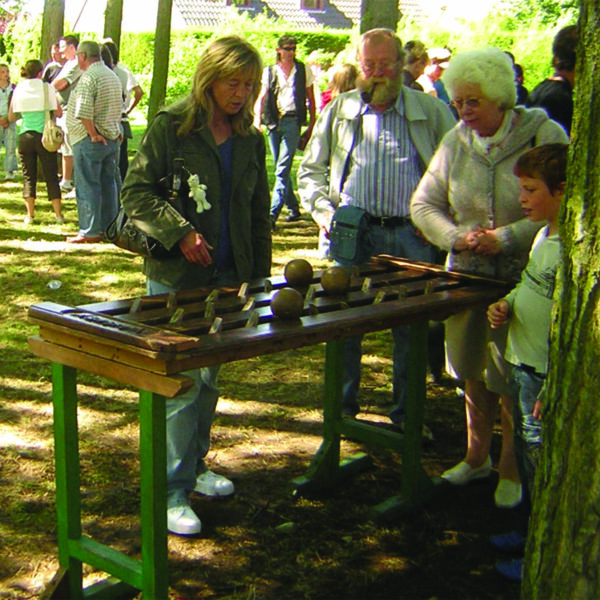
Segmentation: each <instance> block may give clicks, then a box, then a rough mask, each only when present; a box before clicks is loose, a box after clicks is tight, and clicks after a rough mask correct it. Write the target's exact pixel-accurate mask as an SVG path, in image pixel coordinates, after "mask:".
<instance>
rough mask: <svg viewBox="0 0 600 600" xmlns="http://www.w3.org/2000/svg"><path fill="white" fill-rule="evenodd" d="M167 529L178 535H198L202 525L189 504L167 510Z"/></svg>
mask: <svg viewBox="0 0 600 600" xmlns="http://www.w3.org/2000/svg"><path fill="white" fill-rule="evenodd" d="M167 529H168V530H169V531H170V532H171V533H174V534H176V535H196V534H198V533H200V531H201V530H202V523H201V521H200V519H199V518H198V516H197V515H196V513H195V512H194V511H193V510H192V507H191V506H190V505H189V504H181V505H179V506H173V507H171V508H167Z"/></svg>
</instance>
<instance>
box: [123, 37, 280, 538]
mask: <svg viewBox="0 0 600 600" xmlns="http://www.w3.org/2000/svg"><path fill="white" fill-rule="evenodd" d="M261 73H262V64H261V59H260V56H259V55H258V53H257V51H256V50H255V49H254V48H253V47H252V46H251V45H250V44H248V43H247V42H246V41H245V40H243V39H241V38H239V37H235V36H231V37H224V38H221V39H218V40H216V41H214V42H212V43H211V44H210V45H209V46H208V47H207V49H206V50H205V52H204V53H203V55H202V57H201V59H200V63H199V65H198V68H197V69H196V72H195V74H194V78H193V84H192V90H191V93H190V94H189V96H188V97H187V98H186V99H185V100H183V101H180V102H177V103H175V104H173V105H172V106H169V107H168V108H166V109H165V110H164V111H162V112H160V113H159V114H158V115H157V116H156V118H155V119H154V121H153V122H152V123H151V125H150V127H149V129H148V131H147V133H146V135H145V136H144V139H143V141H142V143H141V145H140V148H139V150H138V153H137V154H136V156H135V158H134V159H133V161H132V162H131V165H130V167H129V170H128V172H127V177H126V178H125V182H124V185H123V192H122V202H123V207H124V208H125V210H126V212H127V213H128V215H129V216H130V217H131V218H132V219H133V220H134V222H135V223H136V225H137V226H138V227H140V228H141V229H143V230H145V231H147V232H148V233H149V234H150V235H152V236H153V237H155V238H156V239H158V240H159V241H161V242H162V243H163V244H164V245H165V246H166V247H167V248H176V249H178V250H179V253H178V254H177V255H176V256H175V257H173V258H169V259H163V260H156V259H146V260H145V262H144V274H145V275H146V277H147V289H148V293H149V294H160V293H165V292H171V291H178V290H183V289H189V288H194V287H199V286H205V285H223V284H231V283H234V282H241V281H248V280H250V279H254V278H262V277H267V276H268V275H269V273H270V268H271V221H270V217H269V206H270V194H269V186H268V181H267V170H266V164H265V143H264V138H263V136H262V135H261V134H260V133H259V132H258V131H257V130H256V129H255V128H254V127H253V126H252V122H253V112H252V110H253V106H254V103H255V101H256V99H257V97H258V92H259V89H260V78H261ZM177 155H180V156H182V157H183V159H184V165H183V182H184V185H183V186H182V190H180V193H179V196H178V199H177V202H176V204H177V206H176V207H174V206H173V205H172V204H170V203H169V202H168V201H167V200H166V199H165V194H164V183H161V182H165V181H168V180H170V179H171V178H172V175H173V164H174V158H175V157H176V156H177ZM199 191H200V193H198V192H199ZM190 192H191V193H192V196H195V197H194V198H193V197H190ZM218 373H219V367H210V368H205V369H197V370H194V371H189V372H187V373H186V374H187V375H188V376H189V377H190V378H192V379H193V380H194V382H195V384H194V386H193V387H192V388H191V389H190V390H189V391H188V392H186V393H185V394H183V395H181V396H178V397H177V398H176V399H173V400H167V404H166V405H167V491H168V509H167V524H168V528H169V531H171V532H172V533H175V534H178V535H193V534H197V533H199V532H200V529H201V522H200V519H199V518H198V516H197V515H196V513H195V512H194V510H193V509H192V508H191V506H190V501H189V493H190V492H193V491H195V492H197V493H200V494H204V495H208V496H227V495H230V494H232V493H233V491H234V486H233V483H232V482H231V481H229V480H228V479H226V478H225V477H223V476H221V475H217V474H215V473H213V472H212V471H210V470H209V469H208V467H207V466H206V464H205V462H204V457H205V456H206V454H207V452H208V448H209V444H210V429H211V424H212V420H213V416H214V413H215V410H216V406H217V400H218V397H219V390H218V388H217V376H218Z"/></svg>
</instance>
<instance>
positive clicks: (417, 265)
mask: <svg viewBox="0 0 600 600" xmlns="http://www.w3.org/2000/svg"><path fill="white" fill-rule="evenodd" d="M372 260H373V261H375V262H378V263H380V264H383V265H389V266H395V267H400V268H407V269H422V270H423V271H426V272H429V273H436V274H439V275H444V276H446V277H451V278H455V279H462V280H463V281H477V282H481V283H491V284H494V285H499V286H506V287H508V288H509V289H510V288H512V287H514V285H515V283H514V282H510V281H503V280H500V279H494V278H492V277H483V276H482V275H475V274H473V273H463V272H462V271H452V270H450V269H445V268H444V267H442V266H439V265H432V264H430V263H424V262H418V261H415V260H410V261H409V260H406V259H404V258H399V257H397V256H390V255H389V254H380V255H378V256H375V257H374V258H373V259H372Z"/></svg>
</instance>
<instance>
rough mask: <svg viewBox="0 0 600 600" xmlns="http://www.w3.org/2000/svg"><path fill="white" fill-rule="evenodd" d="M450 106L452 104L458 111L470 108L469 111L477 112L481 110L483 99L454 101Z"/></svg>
mask: <svg viewBox="0 0 600 600" xmlns="http://www.w3.org/2000/svg"><path fill="white" fill-rule="evenodd" d="M450 104H452V106H454V108H456V110H462V109H463V108H464V107H466V108H468V109H469V110H475V109H476V108H479V105H480V104H481V98H469V99H468V100H452V102H451V103H450Z"/></svg>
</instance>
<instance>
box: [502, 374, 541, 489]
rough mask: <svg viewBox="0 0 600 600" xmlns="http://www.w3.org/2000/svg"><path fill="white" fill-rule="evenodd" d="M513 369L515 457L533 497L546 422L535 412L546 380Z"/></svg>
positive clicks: (539, 376)
mask: <svg viewBox="0 0 600 600" xmlns="http://www.w3.org/2000/svg"><path fill="white" fill-rule="evenodd" d="M511 367H512V369H511V371H512V372H511V376H512V382H511V383H512V385H513V388H514V398H515V399H516V400H515V402H514V403H513V418H514V423H515V424H514V432H515V456H516V458H517V467H518V469H519V475H520V476H521V482H522V483H523V484H524V486H525V488H526V493H527V494H528V495H529V497H531V493H532V492H533V484H534V481H535V471H536V468H537V465H538V460H539V455H540V447H541V445H542V422H541V421H540V420H539V419H536V418H535V417H534V416H533V408H534V406H535V403H536V400H537V399H538V396H539V394H540V391H541V389H542V387H543V385H544V381H545V380H546V376H545V375H541V374H539V373H534V372H533V371H531V370H529V369H523V368H522V367H517V366H515V365H511Z"/></svg>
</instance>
